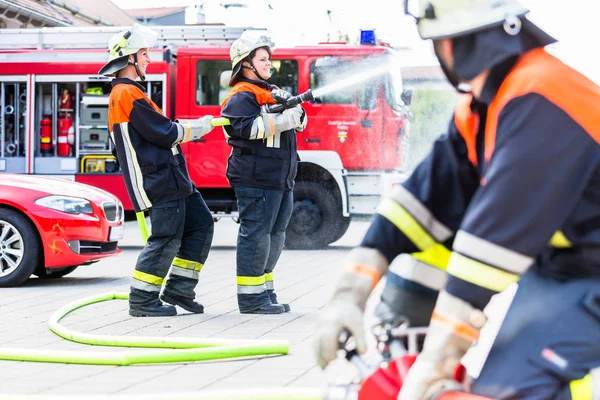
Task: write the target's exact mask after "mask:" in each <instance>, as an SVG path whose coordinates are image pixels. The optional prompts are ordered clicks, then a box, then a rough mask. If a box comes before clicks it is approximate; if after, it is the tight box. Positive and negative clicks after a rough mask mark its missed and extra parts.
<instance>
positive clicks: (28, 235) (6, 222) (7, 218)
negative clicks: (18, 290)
mask: <svg viewBox="0 0 600 400" xmlns="http://www.w3.org/2000/svg"><path fill="white" fill-rule="evenodd" d="M41 256H42V250H41V245H40V239H39V237H38V235H37V229H36V227H35V226H34V225H33V223H32V222H31V221H30V220H29V219H28V218H27V217H26V216H24V215H23V214H21V213H19V212H17V211H14V210H10V209H6V208H0V287H11V286H18V285H20V284H22V283H23V282H25V281H26V280H27V279H29V277H30V276H31V274H32V273H33V271H35V269H36V267H37V265H38V263H39V262H40V260H41Z"/></svg>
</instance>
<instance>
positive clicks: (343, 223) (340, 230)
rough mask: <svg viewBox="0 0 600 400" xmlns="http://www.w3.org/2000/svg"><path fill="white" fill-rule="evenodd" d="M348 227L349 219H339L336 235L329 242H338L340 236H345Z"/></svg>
mask: <svg viewBox="0 0 600 400" xmlns="http://www.w3.org/2000/svg"><path fill="white" fill-rule="evenodd" d="M339 207H340V208H341V207H342V205H341V204H340V206H339ZM349 226H350V217H341V218H340V219H339V223H338V225H337V233H336V234H335V235H334V236H333V238H332V239H333V240H332V241H331V243H333V242H337V241H338V240H340V239H341V238H342V236H344V235H345V234H346V231H347V230H348V227H349Z"/></svg>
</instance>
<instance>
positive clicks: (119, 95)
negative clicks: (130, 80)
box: [108, 84, 162, 131]
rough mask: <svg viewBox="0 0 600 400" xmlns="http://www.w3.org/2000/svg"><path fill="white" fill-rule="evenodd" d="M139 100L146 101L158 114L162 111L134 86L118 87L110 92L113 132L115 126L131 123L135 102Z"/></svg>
mask: <svg viewBox="0 0 600 400" xmlns="http://www.w3.org/2000/svg"><path fill="white" fill-rule="evenodd" d="M139 99H144V100H146V101H147V102H148V103H149V104H150V105H151V106H152V108H154V110H155V111H156V112H159V113H161V114H162V110H161V109H160V108H159V107H158V106H157V105H156V104H154V102H153V101H152V100H150V99H149V98H148V96H146V94H145V93H144V92H142V91H141V90H140V89H138V88H137V87H135V86H133V85H127V84H120V85H116V86H115V87H114V88H113V89H112V91H111V92H110V97H109V99H108V128H109V130H111V131H112V127H113V126H114V124H120V123H123V122H129V121H130V115H131V110H132V109H133V102H134V101H136V100H139Z"/></svg>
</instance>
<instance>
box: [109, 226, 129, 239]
mask: <svg viewBox="0 0 600 400" xmlns="http://www.w3.org/2000/svg"><path fill="white" fill-rule="evenodd" d="M124 233H125V227H124V226H123V225H121V226H111V227H110V235H108V241H109V242H116V241H117V240H121V239H123V235H124Z"/></svg>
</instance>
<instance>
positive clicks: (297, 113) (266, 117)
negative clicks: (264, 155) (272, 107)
mask: <svg viewBox="0 0 600 400" xmlns="http://www.w3.org/2000/svg"><path fill="white" fill-rule="evenodd" d="M302 114H304V110H303V109H302V107H301V106H299V105H298V106H295V107H293V108H288V109H287V110H283V111H282V112H281V113H269V112H267V110H266V108H265V107H264V106H263V107H262V109H261V117H262V119H263V123H264V127H265V137H268V136H272V135H274V134H276V133H281V132H285V131H289V130H290V129H296V127H299V126H302Z"/></svg>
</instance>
